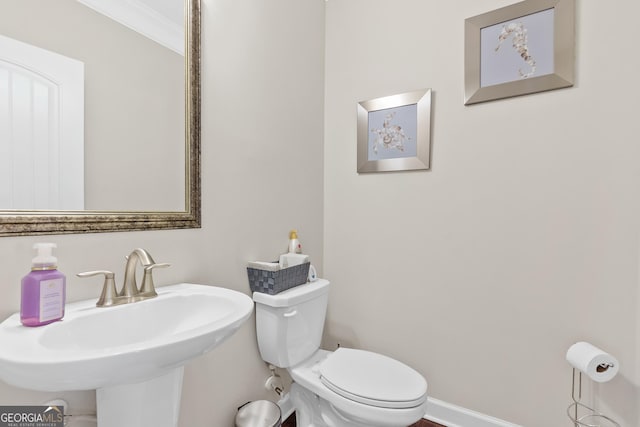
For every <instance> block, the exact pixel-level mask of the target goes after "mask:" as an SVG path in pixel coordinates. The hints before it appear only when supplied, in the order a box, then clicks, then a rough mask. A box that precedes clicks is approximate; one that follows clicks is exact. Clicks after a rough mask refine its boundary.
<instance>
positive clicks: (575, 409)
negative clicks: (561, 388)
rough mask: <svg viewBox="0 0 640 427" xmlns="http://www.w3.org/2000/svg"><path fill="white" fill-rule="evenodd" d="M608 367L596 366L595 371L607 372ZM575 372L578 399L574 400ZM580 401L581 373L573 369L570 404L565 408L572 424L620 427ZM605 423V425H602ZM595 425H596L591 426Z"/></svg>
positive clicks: (577, 426) (577, 425) (586, 426)
mask: <svg viewBox="0 0 640 427" xmlns="http://www.w3.org/2000/svg"><path fill="white" fill-rule="evenodd" d="M608 368H609V366H602V365H600V366H598V368H597V369H603V370H607V369H608ZM576 371H577V374H578V387H577V393H578V397H577V398H576ZM581 399H582V372H581V371H580V370H578V369H576V368H573V376H572V377H571V400H573V403H571V404H570V405H569V406H568V407H567V415H568V416H569V418H570V419H571V421H572V422H573V425H574V426H575V427H611V426H615V427H620V424H618V423H617V422H616V421H614V420H613V419H611V418H609V417H608V416H606V415H604V414H601V413H600V412H598V411H596V410H595V409H593V408H591V407H589V406H587V405H585V404H584V403H582V402H581V401H580V400H581ZM581 410H582V412H584V414H582V415H580V411H581ZM602 422H605V424H602ZM592 423H596V424H592Z"/></svg>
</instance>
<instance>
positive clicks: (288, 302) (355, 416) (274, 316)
mask: <svg viewBox="0 0 640 427" xmlns="http://www.w3.org/2000/svg"><path fill="white" fill-rule="evenodd" d="M328 293H329V282H328V281H327V280H324V279H319V280H317V281H316V282H312V283H310V284H305V285H301V286H297V287H295V288H292V289H289V290H287V291H284V292H281V293H279V294H276V295H267V294H262V293H257V292H256V293H254V295H253V299H254V301H255V302H256V329H257V336H258V347H259V349H260V354H261V356H262V358H263V360H265V361H266V362H268V363H271V364H272V365H275V366H278V367H280V368H286V369H287V370H288V371H289V373H290V375H291V378H292V379H293V381H294V384H293V385H292V387H291V398H292V401H293V404H294V407H295V408H296V418H297V425H298V426H299V427H308V426H314V427H315V426H318V427H347V426H349V427H406V426H408V425H410V424H412V423H415V422H416V421H418V420H419V419H420V418H422V417H423V416H424V414H425V413H426V405H427V382H426V381H425V379H424V378H423V377H422V375H420V374H419V373H418V372H417V371H415V370H414V369H412V368H410V367H409V366H407V365H405V364H403V363H401V362H399V361H397V360H395V359H392V358H390V357H387V356H384V355H381V354H378V353H374V352H370V351H365V350H359V349H350V348H344V347H341V348H338V349H337V350H336V351H333V352H331V351H326V350H321V349H320V339H321V336H322V330H323V327H324V319H325V315H326V308H327V303H328Z"/></svg>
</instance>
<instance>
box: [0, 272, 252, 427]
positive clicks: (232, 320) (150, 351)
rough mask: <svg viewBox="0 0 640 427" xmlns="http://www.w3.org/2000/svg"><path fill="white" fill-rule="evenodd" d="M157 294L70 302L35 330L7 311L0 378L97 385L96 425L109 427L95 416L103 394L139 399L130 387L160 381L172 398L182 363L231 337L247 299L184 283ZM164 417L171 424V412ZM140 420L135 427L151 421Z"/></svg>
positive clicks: (37, 385)
mask: <svg viewBox="0 0 640 427" xmlns="http://www.w3.org/2000/svg"><path fill="white" fill-rule="evenodd" d="M157 292H158V296H157V297H156V298H153V299H149V300H145V301H141V302H137V303H132V304H125V305H119V306H114V307H106V308H105V307H101V308H98V307H96V306H95V302H96V300H95V299H93V300H87V301H80V302H75V303H70V304H67V306H66V313H65V317H64V319H63V320H62V321H59V322H55V323H52V324H49V325H46V326H42V327H36V328H29V327H25V326H22V324H21V323H20V315H19V314H14V315H12V316H11V317H9V318H8V319H7V320H5V321H4V322H2V323H1V324H0V379H2V380H3V381H5V382H7V383H9V384H12V385H15V386H18V387H22V388H28V389H33V390H43V391H65V390H90V389H97V390H98V422H99V423H100V425H101V427H102V425H103V424H104V425H110V424H113V425H117V424H115V422H116V421H114V422H113V423H110V422H108V421H104V422H101V420H100V415H101V414H100V412H101V408H100V403H101V396H103V395H104V394H106V396H107V397H108V398H109V399H108V400H109V401H112V400H113V398H114V397H117V396H126V395H127V393H129V392H133V393H134V395H133V396H132V398H133V399H134V402H133V403H135V404H136V405H140V401H139V398H138V397H136V396H137V395H136V394H135V393H138V392H144V393H149V390H155V391H158V390H162V389H163V387H164V385H166V387H164V388H166V389H167V392H169V393H171V394H172V401H173V403H174V404H175V399H174V398H175V394H176V390H175V389H176V387H179V388H181V385H182V367H183V366H184V364H185V363H186V362H187V361H189V360H191V359H193V358H195V357H198V356H200V355H202V354H204V353H206V352H207V351H209V350H211V349H213V348H215V347H216V346H218V345H219V344H220V343H222V342H223V341H224V340H225V339H226V338H228V337H229V336H231V335H232V334H233V333H234V332H235V331H236V330H237V329H238V328H239V327H240V326H241V325H242V324H243V323H244V322H245V321H246V320H247V319H248V318H249V316H250V315H251V312H252V311H253V301H252V300H251V298H249V297H248V296H247V295H245V294H242V293H240V292H236V291H233V290H230V289H225V288H220V287H215V286H205V285H196V284H189V283H183V284H178V285H172V286H165V287H161V288H158V289H157ZM163 384H164V385H163ZM141 387H142V389H141ZM177 393H178V407H179V394H180V393H179V390H178V392H177ZM103 397H104V396H103ZM102 400H103V401H104V399H102ZM152 400H154V401H155V402H156V403H157V401H158V399H157V398H154V399H152ZM165 403H166V402H165ZM119 404H120V403H119ZM123 404H124V403H123ZM174 406H175V405H174ZM112 409H113V410H117V411H122V410H123V408H122V407H119V408H118V407H115V406H114V407H113V408H112ZM102 412H104V413H103V414H102V415H104V416H110V414H107V413H106V412H108V411H107V410H103V411H102ZM152 412H153V411H152ZM171 417H173V418H176V422H177V413H176V414H173V415H171ZM103 418H104V417H103ZM124 421H125V424H121V425H131V426H133V425H138V424H135V423H132V422H130V420H124ZM148 421H149V420H147V421H145V422H143V423H142V424H139V425H141V426H143V425H158V424H153V423H149V422H148ZM117 422H122V420H120V421H117ZM141 422H142V421H141Z"/></svg>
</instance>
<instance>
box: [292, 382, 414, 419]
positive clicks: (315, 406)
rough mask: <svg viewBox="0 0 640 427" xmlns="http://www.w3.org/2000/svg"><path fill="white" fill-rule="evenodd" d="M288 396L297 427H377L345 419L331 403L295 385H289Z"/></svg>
mask: <svg viewBox="0 0 640 427" xmlns="http://www.w3.org/2000/svg"><path fill="white" fill-rule="evenodd" d="M290 395H291V401H292V402H293V406H294V408H295V409H296V425H297V426H298V427H378V426H373V425H372V424H371V421H364V420H357V419H353V418H347V417H346V416H345V415H344V414H342V413H340V411H339V410H337V409H336V408H335V407H334V406H333V405H332V404H331V403H329V402H328V401H326V400H324V399H322V398H320V397H318V396H317V395H316V394H314V393H312V392H311V391H309V390H307V389H305V388H304V387H301V386H300V385H298V384H296V383H293V384H292V385H291V392H290ZM380 427H406V424H399V425H393V424H389V423H384V424H381V425H380Z"/></svg>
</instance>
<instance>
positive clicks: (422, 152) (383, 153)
mask: <svg viewBox="0 0 640 427" xmlns="http://www.w3.org/2000/svg"><path fill="white" fill-rule="evenodd" d="M357 128H358V129H357V131H358V155H357V158H358V164H357V170H358V173H367V172H391V171H408V170H421V169H422V170H423V169H429V163H430V156H431V89H422V90H417V91H412V92H405V93H401V94H398V95H392V96H385V97H382V98H376V99H371V100H368V101H361V102H359V103H358V127H357Z"/></svg>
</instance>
